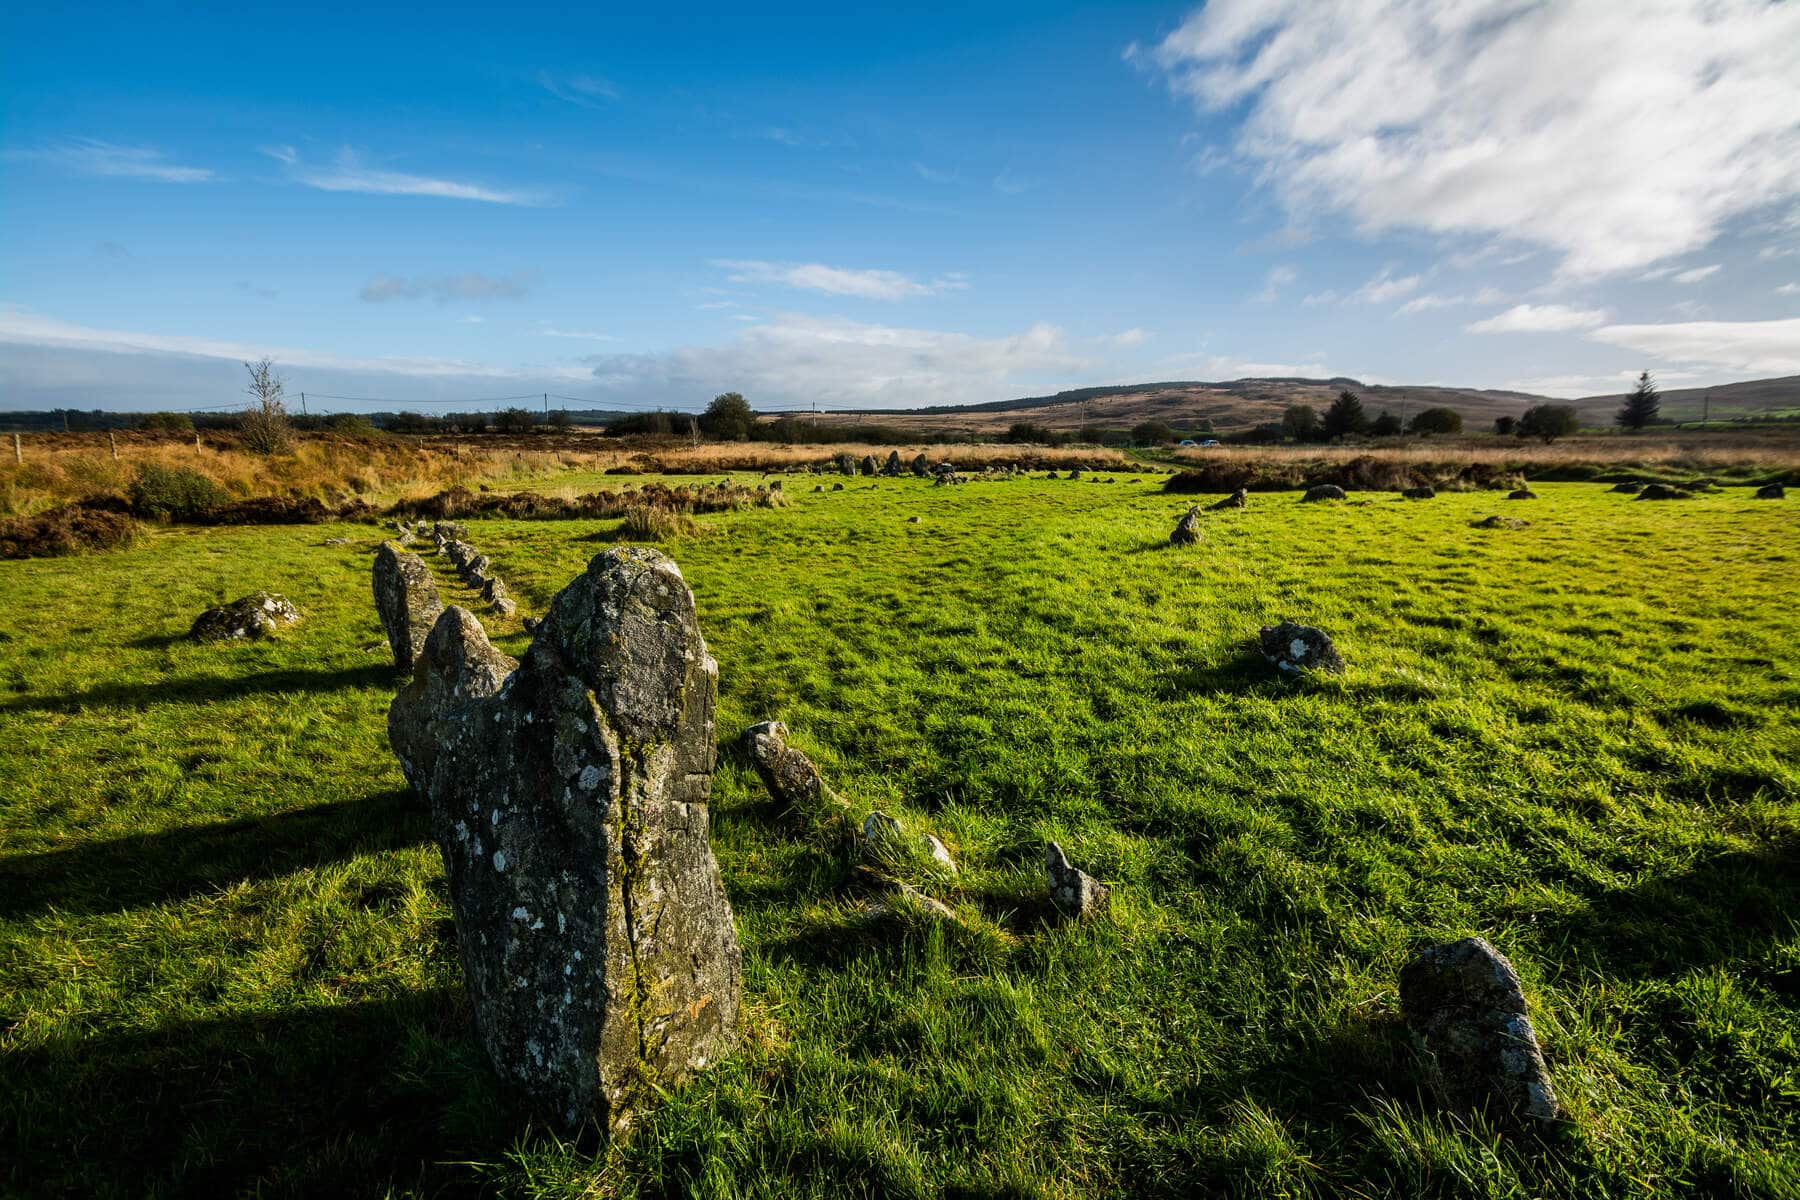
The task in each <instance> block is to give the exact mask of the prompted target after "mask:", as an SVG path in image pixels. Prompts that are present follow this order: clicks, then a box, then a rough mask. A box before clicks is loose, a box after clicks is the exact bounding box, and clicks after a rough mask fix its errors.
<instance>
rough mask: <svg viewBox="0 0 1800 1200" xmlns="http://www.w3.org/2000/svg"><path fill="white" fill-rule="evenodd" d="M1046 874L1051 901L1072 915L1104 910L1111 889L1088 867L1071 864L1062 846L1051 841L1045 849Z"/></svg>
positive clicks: (1093, 914)
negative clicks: (1088, 870)
mask: <svg viewBox="0 0 1800 1200" xmlns="http://www.w3.org/2000/svg"><path fill="white" fill-rule="evenodd" d="M1044 876H1045V878H1046V880H1047V881H1048V883H1049V885H1050V902H1051V903H1052V904H1054V905H1056V907H1057V908H1058V909H1060V910H1061V911H1063V912H1065V913H1067V914H1068V915H1070V916H1072V917H1078V918H1081V919H1084V920H1085V919H1087V918H1090V917H1095V916H1098V915H1099V914H1100V913H1101V912H1103V911H1105V909H1106V906H1107V903H1108V901H1109V900H1110V899H1111V898H1112V892H1111V889H1109V888H1108V887H1107V886H1106V885H1105V884H1104V883H1101V882H1100V881H1099V880H1098V879H1095V878H1094V877H1093V876H1092V875H1089V874H1088V873H1087V872H1086V871H1083V870H1082V869H1080V868H1079V867H1076V866H1072V865H1071V864H1070V862H1069V856H1068V855H1067V854H1066V853H1064V852H1063V848H1062V847H1061V846H1059V845H1057V844H1056V843H1055V842H1051V843H1050V845H1049V846H1048V847H1046V848H1045V850H1044Z"/></svg>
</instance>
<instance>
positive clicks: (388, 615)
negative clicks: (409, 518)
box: [373, 542, 444, 671]
mask: <svg viewBox="0 0 1800 1200" xmlns="http://www.w3.org/2000/svg"><path fill="white" fill-rule="evenodd" d="M373 576H374V579H373V582H374V587H375V612H376V615H378V616H379V617H380V618H381V628H382V629H383V630H385V631H386V633H387V640H388V646H389V648H390V649H392V650H393V652H394V665H395V666H396V667H399V668H400V669H401V670H402V671H410V670H412V667H413V663H415V662H417V661H418V659H419V655H420V654H422V653H423V652H424V650H425V639H426V637H427V636H429V635H430V633H431V627H432V626H433V625H435V624H437V619H438V616H439V615H440V614H441V613H442V612H443V611H444V605H443V602H442V601H440V600H439V599H438V590H437V580H435V579H433V578H432V576H431V568H430V567H427V566H426V565H425V560H424V559H422V558H420V557H419V556H418V555H416V554H407V553H405V552H403V551H400V550H397V549H395V548H394V546H393V545H392V543H389V542H383V543H382V545H381V549H379V550H377V551H376V552H375V566H374V570H373Z"/></svg>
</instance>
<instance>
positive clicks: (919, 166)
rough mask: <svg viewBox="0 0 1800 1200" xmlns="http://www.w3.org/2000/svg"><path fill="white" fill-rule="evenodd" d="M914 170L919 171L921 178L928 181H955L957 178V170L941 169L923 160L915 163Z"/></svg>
mask: <svg viewBox="0 0 1800 1200" xmlns="http://www.w3.org/2000/svg"><path fill="white" fill-rule="evenodd" d="M913 170H914V171H916V172H918V175H919V178H920V179H923V180H924V181H925V182H926V183H955V182H956V180H957V174H956V172H955V171H940V170H939V169H938V168H936V167H929V166H926V165H925V164H924V163H922V162H916V163H914V164H913Z"/></svg>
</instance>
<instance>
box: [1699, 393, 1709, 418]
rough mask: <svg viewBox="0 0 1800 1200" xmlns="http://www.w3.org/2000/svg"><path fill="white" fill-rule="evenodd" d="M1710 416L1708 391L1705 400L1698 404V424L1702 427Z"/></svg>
mask: <svg viewBox="0 0 1800 1200" xmlns="http://www.w3.org/2000/svg"><path fill="white" fill-rule="evenodd" d="M1711 416H1712V392H1711V390H1708V391H1707V393H1706V398H1705V399H1704V400H1702V401H1701V402H1700V424H1702V425H1704V424H1706V422H1707V419H1708V418H1709V417H1711Z"/></svg>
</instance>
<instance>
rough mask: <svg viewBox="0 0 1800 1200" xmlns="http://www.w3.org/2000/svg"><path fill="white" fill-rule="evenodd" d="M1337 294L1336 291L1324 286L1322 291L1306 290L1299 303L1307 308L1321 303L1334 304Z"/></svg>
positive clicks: (1336, 300)
mask: <svg viewBox="0 0 1800 1200" xmlns="http://www.w3.org/2000/svg"><path fill="white" fill-rule="evenodd" d="M1338 300H1339V296H1338V294H1337V292H1336V291H1334V290H1333V289H1331V288H1326V289H1325V290H1324V291H1322V292H1308V293H1307V294H1306V296H1305V297H1304V298H1303V299H1302V300H1301V301H1300V303H1301V304H1302V305H1303V306H1305V307H1307V308H1317V307H1319V306H1320V305H1321V304H1336V303H1337V302H1338Z"/></svg>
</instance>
